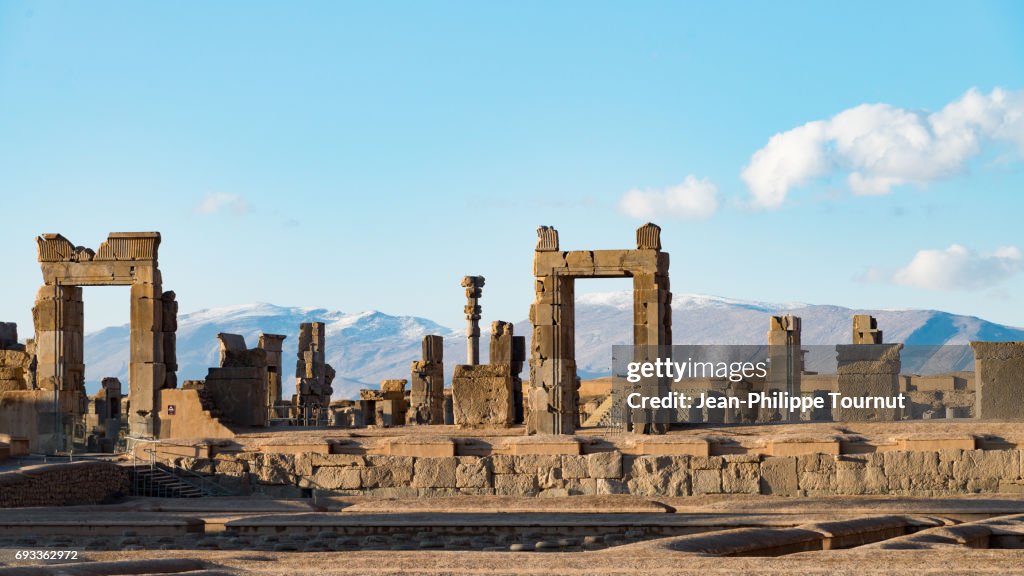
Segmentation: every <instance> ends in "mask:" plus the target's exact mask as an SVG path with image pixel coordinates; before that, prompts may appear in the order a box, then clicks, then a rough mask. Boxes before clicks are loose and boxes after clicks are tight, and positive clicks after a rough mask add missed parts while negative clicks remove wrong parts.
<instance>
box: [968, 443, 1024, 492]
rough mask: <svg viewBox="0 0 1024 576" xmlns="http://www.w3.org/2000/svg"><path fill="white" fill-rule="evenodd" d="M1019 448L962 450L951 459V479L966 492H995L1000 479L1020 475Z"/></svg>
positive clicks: (1013, 477) (1012, 478) (1011, 478)
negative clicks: (957, 456) (959, 454)
mask: <svg viewBox="0 0 1024 576" xmlns="http://www.w3.org/2000/svg"><path fill="white" fill-rule="evenodd" d="M1020 466H1021V459H1020V451H1019V450H964V451H963V452H962V454H961V456H960V457H959V458H957V459H956V460H954V461H953V468H952V471H953V479H954V480H955V481H956V483H957V486H958V487H961V488H963V489H965V490H966V491H967V492H996V491H998V489H999V482H1000V480H1015V479H1016V478H1015V476H1019V475H1020Z"/></svg>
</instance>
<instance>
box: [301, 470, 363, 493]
mask: <svg viewBox="0 0 1024 576" xmlns="http://www.w3.org/2000/svg"><path fill="white" fill-rule="evenodd" d="M310 480H311V481H312V483H313V485H314V486H316V487H317V488H322V489H324V490H359V489H360V488H362V475H361V473H360V470H359V468H343V467H339V466H322V467H320V468H316V469H315V471H314V472H313V475H312V476H311V477H310Z"/></svg>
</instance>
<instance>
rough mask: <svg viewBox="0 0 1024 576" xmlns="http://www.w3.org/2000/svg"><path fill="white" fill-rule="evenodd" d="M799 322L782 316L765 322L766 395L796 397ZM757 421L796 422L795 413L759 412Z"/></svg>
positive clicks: (799, 364) (799, 366) (798, 391)
mask: <svg viewBox="0 0 1024 576" xmlns="http://www.w3.org/2000/svg"><path fill="white" fill-rule="evenodd" d="M800 331H801V321H800V317H799V316H793V315H792V314H786V315H785V316H772V317H771V318H769V320H768V377H767V380H766V382H765V390H764V391H765V393H766V394H777V393H781V392H785V393H787V394H789V395H791V396H799V395H800V394H801V389H800V375H801V373H803V353H802V352H801V351H800ZM757 419H758V421H760V422H773V421H777V420H787V421H794V422H795V421H797V420H799V419H800V413H799V412H789V411H785V412H780V411H779V410H762V411H759V413H758V417H757Z"/></svg>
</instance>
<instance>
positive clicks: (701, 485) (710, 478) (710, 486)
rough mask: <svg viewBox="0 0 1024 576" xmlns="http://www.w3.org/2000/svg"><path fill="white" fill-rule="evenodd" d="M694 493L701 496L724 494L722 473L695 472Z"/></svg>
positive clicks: (717, 471) (693, 475) (692, 473)
mask: <svg viewBox="0 0 1024 576" xmlns="http://www.w3.org/2000/svg"><path fill="white" fill-rule="evenodd" d="M691 475H692V476H691V477H692V480H691V482H692V492H693V495H694V496H697V495H700V494H719V493H721V492H722V473H721V471H719V470H693V471H692V472H691Z"/></svg>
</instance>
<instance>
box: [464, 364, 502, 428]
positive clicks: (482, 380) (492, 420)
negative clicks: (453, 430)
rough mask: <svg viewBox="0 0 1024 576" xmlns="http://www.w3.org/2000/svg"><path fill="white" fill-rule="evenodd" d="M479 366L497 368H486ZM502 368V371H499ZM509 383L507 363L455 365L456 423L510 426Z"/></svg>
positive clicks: (485, 426) (477, 425)
mask: <svg viewBox="0 0 1024 576" xmlns="http://www.w3.org/2000/svg"><path fill="white" fill-rule="evenodd" d="M460 368H461V370H460ZM480 368H498V369H497V370H493V371H488V370H479V369H480ZM502 369H504V371H505V373H504V374H500V372H501V370H502ZM485 374H486V375H485ZM512 385H513V381H512V375H511V372H510V371H509V370H508V365H498V366H497V367H492V366H456V367H455V377H454V378H453V380H452V407H453V411H454V416H455V424H456V425H457V426H459V427H462V428H507V427H509V426H511V425H512V424H513V422H514V420H515V410H514V406H513V388H512Z"/></svg>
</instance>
